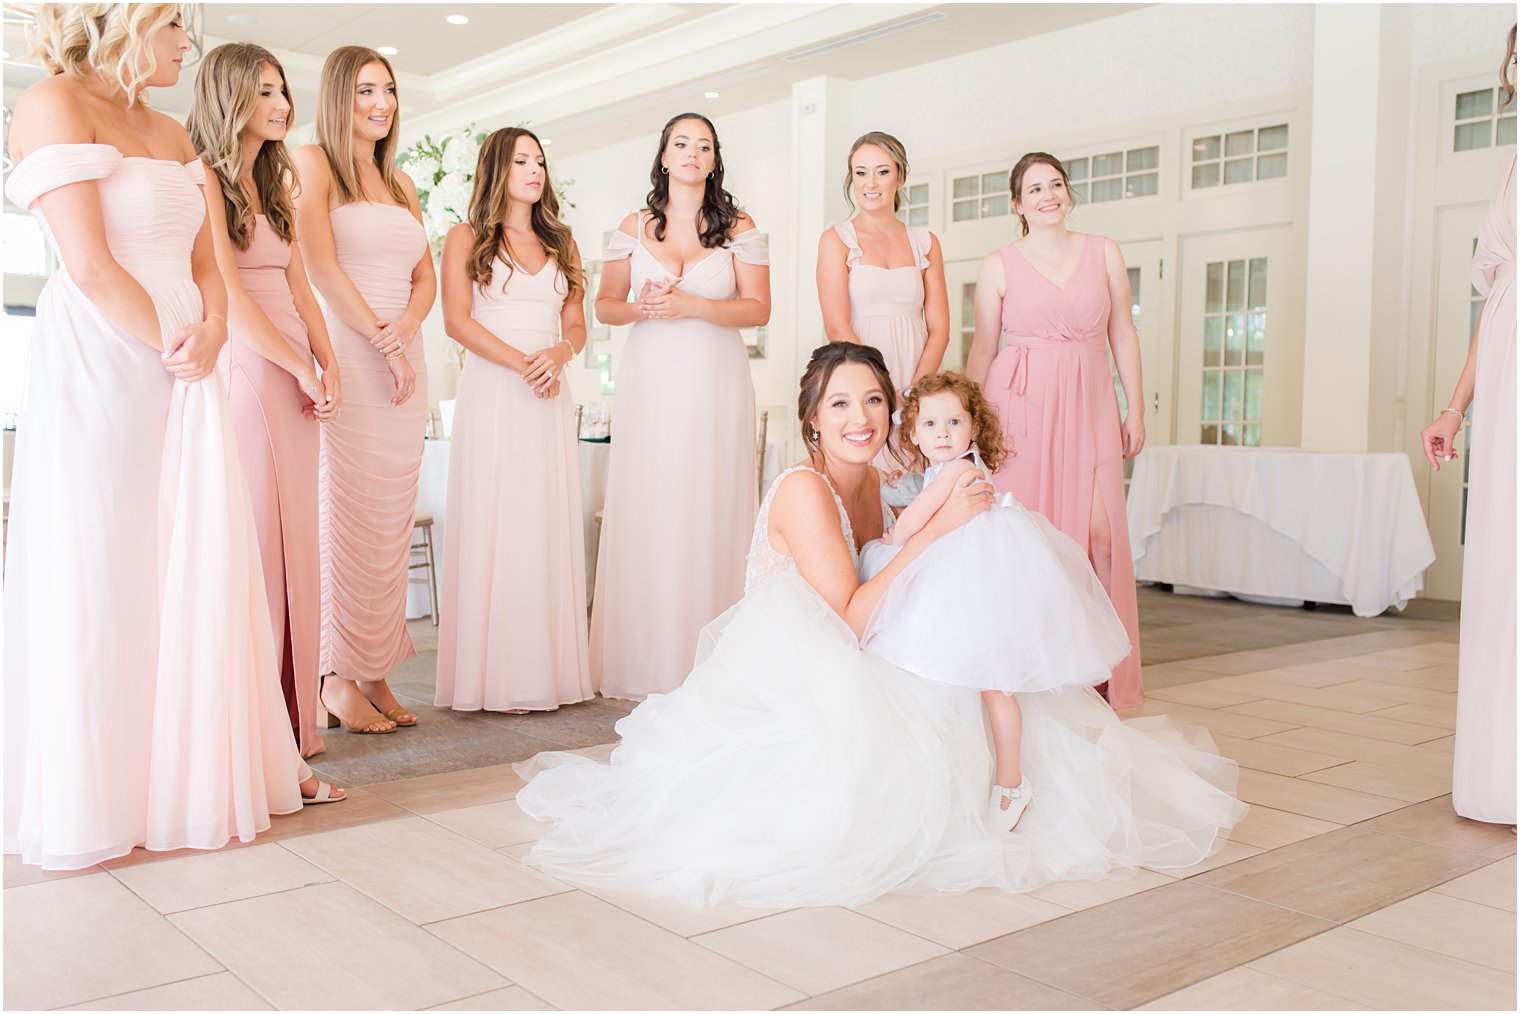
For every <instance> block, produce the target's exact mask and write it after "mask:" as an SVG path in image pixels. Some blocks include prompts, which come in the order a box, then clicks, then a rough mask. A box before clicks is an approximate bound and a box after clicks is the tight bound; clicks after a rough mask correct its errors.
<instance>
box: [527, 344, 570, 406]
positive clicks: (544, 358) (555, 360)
mask: <svg viewBox="0 0 1520 1014" xmlns="http://www.w3.org/2000/svg"><path fill="white" fill-rule="evenodd" d="M574 355H575V351H574V350H573V349H572V348H571V347H570V343H569V342H567V341H559V342H556V343H554V344H553V345H551V346H549V347H548V348H546V349H539V350H538V351H537V352H535V353H533V354H532V355H531V356H525V357H523V364H522V369H521V370H519V371H518V372H519V373H520V374H521V375H522V378H523V383H525V384H527V385H528V387H529V388H531V389H532V391H533V394H534V395H535V396H537V397H539V398H542V399H545V400H547V399H549V398H554V397H556V396H558V395H559V375H560V371H562V370H563V369H564V368H565V364H566V363H568V362H569V361H570V359H571V357H573V356H574Z"/></svg>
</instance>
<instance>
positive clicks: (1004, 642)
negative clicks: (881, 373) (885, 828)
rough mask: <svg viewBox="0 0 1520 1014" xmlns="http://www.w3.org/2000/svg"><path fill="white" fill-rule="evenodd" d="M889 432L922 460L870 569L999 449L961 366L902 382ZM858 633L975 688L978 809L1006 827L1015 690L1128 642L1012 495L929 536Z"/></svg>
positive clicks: (1080, 569)
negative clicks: (988, 767) (906, 385)
mask: <svg viewBox="0 0 1520 1014" xmlns="http://www.w3.org/2000/svg"><path fill="white" fill-rule="evenodd" d="M895 439H896V441H897V445H898V451H899V454H900V456H901V458H902V460H904V461H907V462H911V463H914V464H916V465H917V466H918V467H922V468H923V469H924V471H923V473H922V474H918V473H916V472H910V473H907V474H905V475H903V476H902V477H901V478H899V479H898V480H897V481H896V494H897V496H896V497H893V499H895V500H897V501H898V502H907V504H908V505H907V508H906V509H905V510H904V511H903V512H902V515H901V516H900V517H899V518H898V520H897V524H896V525H895V526H894V527H893V529H892V530H891V531H890V532H888V533H887V535H886V536H885V537H884V538H883V539H882V540H881V541H879V542H872V543H870V544H868V545H867V546H866V548H865V549H864V551H863V552H862V555H861V571H862V575H861V576H862V578H863V579H867V580H869V578H870V577H871V576H872V575H874V574H876V573H878V572H879V571H880V570H881V569H882V568H883V567H885V566H886V565H887V563H888V562H889V561H890V560H891V559H892V557H893V556H895V555H896V553H897V551H898V548H899V547H900V546H902V545H903V543H905V542H906V541H907V540H908V539H909V538H911V537H912V536H913V534H914V533H915V532H917V531H918V530H919V529H920V528H921V527H922V526H923V525H924V523H925V522H926V521H927V520H928V519H929V518H930V517H932V516H933V515H934V512H935V511H936V510H937V509H938V508H939V505H940V504H942V503H943V502H944V501H945V498H946V497H947V496H949V495H950V492H951V491H952V490H953V489H954V488H955V484H956V482H957V481H958V480H959V479H960V478H961V477H962V476H963V475H965V474H966V473H967V472H969V471H972V470H973V469H979V470H981V471H982V472H983V473H984V474H987V475H990V474H991V473H992V471H993V470H994V469H995V468H997V467H998V465H1000V464H1001V463H1002V461H1003V458H1004V457H1005V456H1006V455H1007V453H1008V451H1007V450H1006V449H1005V448H1004V446H1003V442H1002V433H1001V431H1000V427H999V425H998V419H997V414H996V412H995V410H994V409H993V408H992V406H991V404H990V403H989V402H988V401H987V399H986V398H985V397H984V396H983V395H982V392H981V389H980V388H979V387H977V385H976V384H975V383H973V382H972V381H971V380H969V379H967V377H966V376H965V375H963V374H960V373H936V374H932V375H930V376H928V377H924V378H923V379H922V380H920V381H919V382H918V383H917V384H915V385H914V386H913V387H912V388H910V389H909V390H908V391H907V393H906V398H905V400H904V403H903V409H902V421H901V425H900V426H899V427H898V430H897V434H896V438H895ZM909 501H910V502H909ZM863 644H864V646H865V647H867V648H869V649H870V650H871V651H872V652H874V653H876V654H878V655H880V656H882V657H883V658H885V659H887V660H888V661H890V662H892V663H894V664H895V665H897V666H899V667H900V668H903V669H906V670H908V671H909V672H912V673H915V674H917V675H919V676H922V677H924V678H927V679H932V680H938V681H940V682H943V683H950V684H954V685H956V686H963V687H969V688H973V689H976V690H980V691H982V700H983V702H984V703H985V704H986V707H987V715H988V718H989V720H990V724H991V726H992V740H993V746H994V748H995V750H996V754H997V767H996V775H995V784H994V785H993V788H992V799H991V801H990V802H989V804H988V806H989V814H990V819H992V820H994V821H996V822H998V823H999V824H1000V825H1001V826H1002V827H1004V828H1006V829H1007V830H1010V831H1011V830H1013V828H1014V826H1015V825H1017V824H1018V822H1019V819H1020V817H1021V816H1022V815H1023V813H1024V810H1025V809H1026V808H1027V807H1028V806H1029V803H1030V800H1031V798H1032V794H1033V787H1032V786H1031V784H1030V782H1029V781H1028V779H1026V778H1024V776H1023V771H1022V766H1021V763H1020V747H1021V742H1020V741H1021V739H1022V726H1023V715H1022V712H1021V710H1020V708H1019V701H1018V698H1017V697H1016V696H1014V695H1015V694H1029V693H1038V692H1041V691H1048V690H1058V689H1061V688H1063V687H1070V686H1094V685H1096V684H1099V683H1102V682H1103V681H1104V680H1106V679H1108V675H1109V670H1110V669H1111V668H1112V667H1113V666H1114V665H1115V664H1116V663H1117V662H1119V661H1120V660H1122V659H1123V658H1124V657H1125V656H1126V655H1128V654H1129V650H1130V643H1129V638H1128V636H1127V635H1126V634H1125V631H1124V625H1123V624H1122V623H1121V622H1120V620H1119V617H1118V615H1117V614H1115V612H1114V610H1113V606H1111V605H1110V604H1109V600H1108V595H1107V593H1105V592H1104V590H1103V586H1102V584H1101V583H1100V582H1099V581H1098V577H1097V575H1096V574H1095V573H1094V572H1093V569H1092V565H1091V564H1090V563H1089V562H1088V560H1087V556H1086V554H1085V553H1083V551H1082V548H1081V547H1080V546H1078V545H1077V544H1076V543H1075V542H1073V541H1072V540H1071V539H1070V538H1068V537H1067V536H1066V535H1064V534H1062V533H1061V532H1060V531H1059V530H1057V529H1056V527H1055V526H1054V525H1052V524H1051V523H1050V522H1049V521H1048V520H1046V519H1045V518H1044V517H1043V516H1042V515H1040V514H1038V513H1035V512H1033V511H1026V510H1025V509H1024V508H1023V507H1022V506H1020V505H1019V504H1018V503H1017V501H1015V500H1014V499H1013V498H1012V496H1011V495H1005V496H1004V497H1003V499H1002V502H1001V503H1000V504H999V505H998V506H997V507H994V508H993V509H992V510H990V511H987V512H986V513H983V514H980V515H977V516H976V517H974V518H972V519H971V521H970V522H968V523H967V524H966V525H964V526H962V527H961V528H959V529H957V530H956V531H955V532H953V533H951V534H950V535H947V536H945V537H943V538H941V539H939V540H938V541H936V542H935V543H934V545H933V546H932V547H931V548H930V549H929V550H928V551H927V552H926V553H924V555H923V556H921V557H920V558H919V559H917V560H915V561H914V562H913V564H912V565H911V566H910V567H909V568H908V569H907V570H905V571H904V572H903V573H902V574H901V575H900V577H899V578H898V580H896V581H895V582H893V584H892V586H891V588H890V589H889V590H888V592H887V595H886V597H885V598H883V600H882V602H881V604H880V605H879V606H878V607H877V609H876V612H875V613H874V614H873V616H872V617H871V622H870V625H869V626H868V627H867V629H866V636H865V640H864V641H863Z"/></svg>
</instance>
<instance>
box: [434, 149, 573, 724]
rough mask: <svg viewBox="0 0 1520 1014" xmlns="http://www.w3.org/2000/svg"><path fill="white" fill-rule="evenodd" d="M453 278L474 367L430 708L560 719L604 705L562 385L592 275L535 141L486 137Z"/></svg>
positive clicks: (452, 496) (448, 286)
mask: <svg viewBox="0 0 1520 1014" xmlns="http://www.w3.org/2000/svg"><path fill="white" fill-rule="evenodd" d="M535 265H536V266H535ZM442 280H443V313H444V326H445V327H446V329H447V330H448V334H449V337H451V338H453V339H454V340H455V341H457V342H459V344H461V345H463V346H464V347H465V348H466V349H468V350H469V351H470V352H472V353H474V355H472V356H470V358H469V361H468V362H467V363H466V364H465V368H464V373H463V375H462V376H461V377H460V378H459V394H458V404H457V407H456V408H455V410H454V438H453V440H452V441H451V442H450V448H449V494H448V518H449V525H448V527H447V528H446V529H445V531H444V540H443V581H442V589H441V591H442V597H443V603H444V609H443V618H442V620H441V621H440V622H441V626H440V628H439V631H438V694H437V697H436V699H435V700H434V703H435V704H437V705H438V706H439V707H452V708H453V709H454V710H456V711H478V710H480V709H481V708H484V709H486V710H488V711H507V712H513V713H524V712H527V711H553V710H554V709H555V708H558V707H559V706H560V705H561V704H574V703H576V702H578V701H584V700H587V699H589V698H591V697H592V696H593V695H594V691H593V689H592V686H591V674H590V669H589V666H588V656H589V651H588V649H587V646H586V547H585V541H584V536H583V534H582V529H581V483H580V463H579V460H578V458H577V451H576V435H575V418H574V412H573V411H572V409H571V404H570V401H571V399H570V394H569V392H568V391H562V390H561V387H560V374H561V372H562V371H563V370H564V368H565V364H566V363H568V362H570V360H571V359H572V358H573V357H574V356H575V355H576V353H578V352H580V350H581V349H582V348H583V347H584V346H585V344H586V316H585V309H584V305H585V304H584V303H583V302H582V299H583V297H584V295H585V276H584V274H583V273H582V272H581V267H580V253H579V251H578V250H577V249H576V247H575V241H574V240H573V239H572V238H571V236H570V229H569V227H568V226H566V225H565V224H564V223H563V222H561V221H560V220H559V198H558V197H556V196H555V193H554V187H553V184H552V182H551V181H550V179H549V169H548V166H547V165H546V164H545V161H544V152H543V148H542V147H541V146H540V145H539V141H538V137H537V136H536V135H534V134H533V132H532V131H529V130H525V129H523V128H521V127H506V128H504V129H502V130H498V131H496V132H495V133H494V134H492V135H491V136H490V137H488V138H487V139H486V143H485V145H484V146H482V148H481V150H480V159H479V162H478V164H477V166H476V169H475V192H474V193H473V194H472V195H471V196H470V212H469V221H468V222H463V223H460V224H459V225H456V226H454V228H452V229H450V230H449V233H448V237H447V239H446V240H445V243H444V248H443V272H442Z"/></svg>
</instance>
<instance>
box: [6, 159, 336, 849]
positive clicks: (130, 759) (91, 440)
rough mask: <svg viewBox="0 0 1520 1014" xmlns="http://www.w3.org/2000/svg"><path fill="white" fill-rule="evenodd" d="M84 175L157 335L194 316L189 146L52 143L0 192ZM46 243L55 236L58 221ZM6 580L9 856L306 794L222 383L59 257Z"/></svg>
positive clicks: (223, 823)
mask: <svg viewBox="0 0 1520 1014" xmlns="http://www.w3.org/2000/svg"><path fill="white" fill-rule="evenodd" d="M92 180H93V181H95V182H96V187H97V189H98V190H99V193H100V206H101V215H102V218H103V220H104V224H105V233H106V242H107V243H108V244H109V246H110V250H111V254H112V256H113V257H114V258H115V259H116V261H117V262H118V263H119V264H120V265H121V266H122V267H123V268H124V269H126V271H127V272H128V273H130V274H131V275H132V277H133V278H134V279H136V280H137V281H138V283H139V284H141V285H142V287H143V288H144V289H145V290H147V293H148V295H149V296H150V297H151V298H152V300H153V304H154V307H155V309H156V310H157V311H158V319H159V326H160V329H161V332H162V335H163V337H164V338H165V339H168V338H169V337H172V336H173V335H174V334H176V333H177V332H178V331H179V330H180V329H181V328H183V327H185V326H187V325H189V324H193V323H196V322H198V321H200V320H202V319H204V318H203V312H204V311H203V308H202V304H201V294H200V289H199V288H197V287H196V284H195V279H194V277H193V276H192V275H191V269H190V253H191V248H192V247H193V245H194V243H195V238H196V235H197V233H198V232H199V230H200V227H201V223H202V220H203V218H204V216H205V211H206V207H205V203H204V200H203V198H202V195H201V192H200V188H199V186H198V184H201V183H204V181H205V173H204V169H203V167H202V165H201V163H200V162H199V161H198V160H197V161H195V162H192V163H189V164H188V165H182V164H180V163H179V162H173V161H167V160H162V159H152V158H146V157H140V156H125V157H124V156H123V155H122V154H121V152H119V151H118V150H117V149H115V148H113V147H111V146H110V145H105V144H54V145H48V146H46V147H43V148H39V149H37V150H36V151H34V152H32V153H31V154H29V155H28V156H27V157H26V158H24V159H22V160H21V161H20V163H18V164H17V165H16V167H15V168H14V169H13V170H11V173H10V176H9V178H8V179H7V181H6V187H5V190H6V194H7V196H8V197H10V199H11V201H13V202H14V203H15V204H17V205H20V206H21V207H24V208H28V209H30V210H31V211H32V212H33V213H34V214H36V215H37V217H38V218H39V220H41V222H42V225H43V227H44V229H47V227H48V224H47V220H46V214H45V211H44V209H43V207H42V206H41V204H39V203H38V200H39V198H41V197H42V196H43V195H45V194H47V193H48V192H49V191H51V190H54V189H56V188H59V187H63V186H67V185H69V184H74V183H81V182H85V181H92ZM50 234H51V233H50ZM27 371H28V375H27V397H26V408H25V410H24V411H23V412H22V415H21V421H20V426H19V427H18V430H17V440H16V464H15V473H14V477H13V487H12V489H13V493H12V498H11V529H10V540H9V543H10V544H9V547H8V550H7V554H6V562H5V567H6V573H5V634H6V638H5V747H4V748H5V818H4V824H5V851H6V852H13V853H20V855H21V858H22V860H23V861H24V862H27V863H34V864H38V865H41V866H44V867H46V868H47V869H54V870H68V869H79V868H81V867H85V866H90V865H92V864H94V863H98V862H100V861H102V860H105V859H110V858H112V857H113V856H120V855H125V854H126V853H127V852H130V851H131V850H132V849H133V848H134V847H136V846H139V845H142V846H146V847H147V848H149V849H154V850H170V849H178V848H197V849H214V848H220V847H221V846H223V845H225V844H226V843H227V841H228V839H230V838H232V837H237V838H239V839H241V840H243V841H248V840H250V839H252V838H253V837H254V835H256V834H257V833H258V832H260V831H263V830H265V829H267V828H268V827H269V817H270V814H272V813H288V812H291V811H294V810H299V809H300V808H301V795H300V789H299V781H300V779H301V778H303V777H305V776H306V774H308V773H309V769H308V768H307V767H306V764H305V762H304V761H302V760H301V758H300V756H299V754H298V753H297V752H296V747H295V741H294V740H293V739H292V737H291V734H290V720H289V718H288V717H287V715H286V713H285V707H284V704H283V702H282V701H281V700H280V691H279V683H278V679H279V677H278V672H279V668H278V663H277V661H276V660H275V657H274V638H273V635H272V632H271V630H270V626H269V608H268V602H267V600H266V598H265V595H264V580H263V569H262V564H261V562H260V559H259V547H258V544H257V542H256V533H255V528H254V521H253V512H252V510H251V509H250V507H249V502H248V491H247V487H246V486H245V485H244V482H243V474H242V470H241V468H240V467H239V465H238V457H237V447H236V444H235V442H234V438H233V432H232V430H233V427H232V419H231V414H230V412H229V410H228V407H227V396H226V392H225V390H224V387H223V383H222V381H221V379H220V378H219V377H217V376H215V375H213V376H209V377H206V378H205V379H203V380H200V381H197V382H195V383H192V384H187V383H184V382H182V381H178V380H175V379H174V378H173V377H171V376H170V375H169V374H168V373H167V372H166V371H165V370H164V367H163V361H162V359H161V357H160V354H159V353H158V352H157V351H156V350H154V349H153V348H151V347H150V346H148V345H146V344H144V343H143V342H141V341H139V340H138V339H137V338H135V337H133V336H132V335H130V334H128V333H127V332H126V331H124V330H123V329H122V328H120V327H119V326H118V325H117V324H116V323H115V322H114V321H112V320H111V319H110V318H109V317H107V316H106V315H105V314H104V313H103V312H102V311H101V310H100V309H99V308H98V307H97V306H95V305H94V304H93V303H91V302H90V300H89V299H88V298H87V297H86V296H85V295H84V294H83V293H82V292H81V291H80V290H79V288H78V286H77V285H76V284H75V282H74V280H73V279H72V278H71V277H70V276H69V273H68V269H67V268H66V267H65V266H63V265H62V264H60V266H59V269H58V271H57V272H55V273H54V274H53V276H52V277H51V278H49V279H48V282H47V285H46V286H45V287H44V288H43V291H42V295H41V297H40V298H39V300H38V302H37V332H36V336H35V339H34V341H33V343H32V346H31V355H30V357H29V363H28V367H27Z"/></svg>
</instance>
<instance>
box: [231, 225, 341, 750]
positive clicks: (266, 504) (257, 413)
mask: <svg viewBox="0 0 1520 1014" xmlns="http://www.w3.org/2000/svg"><path fill="white" fill-rule="evenodd" d="M256 223H257V224H256V225H255V227H254V230H253V236H252V238H251V239H250V241H249V243H248V249H247V250H238V249H237V248H236V247H234V248H233V255H234V256H235V257H236V258H237V265H238V276H239V278H240V279H241V280H242V283H243V288H244V289H245V290H247V292H248V295H249V296H250V297H251V298H252V299H253V301H254V302H255V303H257V304H258V305H259V309H260V310H262V311H264V315H265V316H266V317H268V318H269V322H270V323H271V324H273V325H274V327H275V330H277V331H279V332H280V336H281V337H282V338H284V339H285V341H286V342H287V343H288V344H289V345H290V347H291V348H292V349H294V350H295V351H296V352H297V353H298V354H299V355H301V356H302V357H303V358H305V359H307V360H308V361H309V360H310V359H311V344H310V342H309V341H308V340H307V337H306V324H305V323H304V322H303V321H302V320H301V315H300V314H299V313H297V312H296V306H295V301H294V300H293V299H292V297H291V294H290V283H289V282H288V281H287V280H286V277H285V269H286V268H287V267H288V266H289V264H290V244H289V243H288V242H286V241H285V240H283V239H281V238H280V235H279V234H278V233H277V232H275V231H274V230H273V229H271V228H270V227H269V220H268V219H267V218H265V217H264V216H263V215H258V216H257V217H256ZM222 356H223V359H224V360H225V362H226V364H227V367H228V375H227V402H228V404H229V405H230V406H231V409H232V425H233V432H234V433H235V434H236V436H237V445H238V458H239V459H240V460H241V461H242V464H243V477H244V478H245V479H246V480H247V482H248V493H249V496H250V498H251V499H252V501H253V520H254V524H255V526H256V528H257V531H258V539H259V549H260V551H261V556H262V558H263V561H264V588H265V591H266V592H267V593H268V596H269V620H270V624H271V625H272V626H273V628H274V644H275V652H276V655H277V656H278V657H279V658H280V659H281V662H280V687H281V689H282V690H283V691H284V695H285V707H286V709H287V710H288V711H289V713H290V721H291V726H292V728H293V729H294V730H295V733H296V739H297V741H298V742H299V743H300V746H301V753H302V755H303V756H306V757H310V756H311V755H312V754H316V753H320V752H321V751H322V750H323V749H324V745H323V743H322V737H321V736H320V735H318V733H317V661H318V632H319V626H320V624H319V621H320V619H321V610H322V570H321V554H320V549H319V541H318V536H317V458H318V447H319V445H320V431H321V424H320V423H318V422H317V421H316V420H315V419H308V418H307V417H306V416H305V415H303V414H302V411H301V409H302V407H303V406H304V405H306V404H307V403H308V401H307V398H306V396H305V395H304V394H302V393H301V388H300V385H299V384H298V383H297V382H296V378H295V377H292V376H291V375H290V374H289V373H286V372H285V371H284V370H282V369H280V367H278V366H276V365H275V364H274V363H272V362H270V361H269V360H267V359H265V358H264V357H263V356H261V355H259V354H258V353H257V352H255V351H254V350H253V349H252V348H250V347H249V346H248V344H247V342H246V341H244V340H243V337H242V336H241V335H240V334H239V333H238V332H237V330H236V329H234V330H232V331H231V333H230V334H229V336H228V341H227V345H226V347H225V351H224V352H223V353H222Z"/></svg>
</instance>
